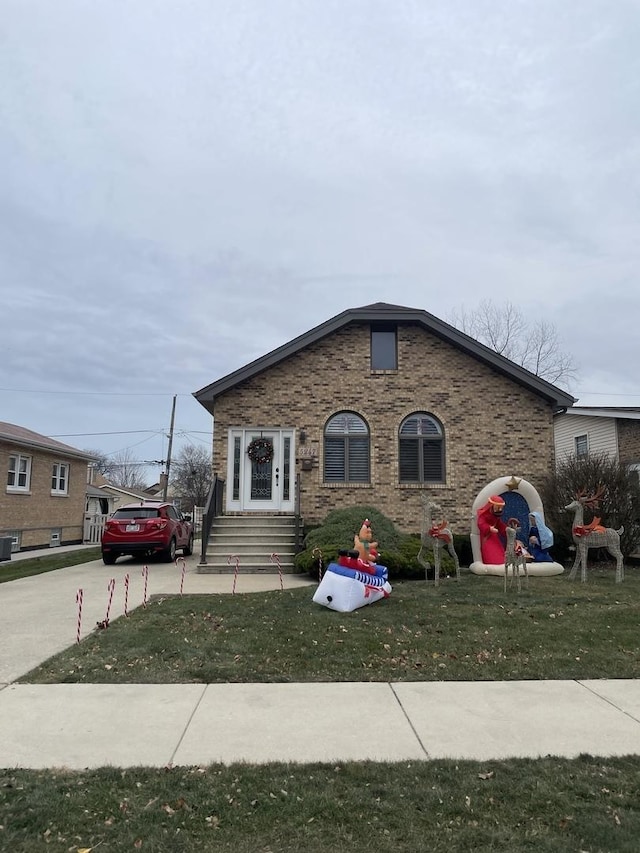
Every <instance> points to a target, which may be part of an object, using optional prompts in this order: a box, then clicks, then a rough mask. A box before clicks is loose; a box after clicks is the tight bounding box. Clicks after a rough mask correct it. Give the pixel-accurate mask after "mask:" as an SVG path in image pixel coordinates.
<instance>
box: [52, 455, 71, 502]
mask: <svg viewBox="0 0 640 853" xmlns="http://www.w3.org/2000/svg"><path fill="white" fill-rule="evenodd" d="M70 470H71V466H70V465H69V463H68V462H54V463H53V465H52V466H51V494H52V495H59V496H65V497H66V496H67V495H68V494H69V472H70ZM63 471H64V473H63ZM61 483H62V484H63V485H62V487H61V486H60V484H61Z"/></svg>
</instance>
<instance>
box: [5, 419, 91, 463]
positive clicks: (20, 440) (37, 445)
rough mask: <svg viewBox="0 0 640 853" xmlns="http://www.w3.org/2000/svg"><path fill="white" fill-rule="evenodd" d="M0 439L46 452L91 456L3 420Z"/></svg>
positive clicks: (87, 458) (82, 457)
mask: <svg viewBox="0 0 640 853" xmlns="http://www.w3.org/2000/svg"><path fill="white" fill-rule="evenodd" d="M0 441H7V442H10V443H11V444H16V445H18V446H19V447H28V448H29V449H30V450H43V451H46V452H47V453H57V454H59V455H60V456H71V457H73V458H76V459H85V460H87V461H89V460H90V459H92V458H93V457H92V455H91V454H90V453H86V452H85V451H84V450H78V449H77V448H76V447H70V446H69V445H68V444H63V443H62V442H61V441H56V440H55V439H54V438H48V437H47V436H46V435H40V433H38V432H33V430H30V429H27V428H26V427H21V426H17V425H16V424H8V423H5V422H4V421H0Z"/></svg>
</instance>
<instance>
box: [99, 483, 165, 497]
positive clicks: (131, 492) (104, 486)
mask: <svg viewBox="0 0 640 853" xmlns="http://www.w3.org/2000/svg"><path fill="white" fill-rule="evenodd" d="M98 489H100V491H101V492H102V493H103V494H104V492H105V491H107V492H109V491H111V492H116V493H117V494H119V495H123V496H124V497H127V498H132V499H135V500H138V501H148V500H152V499H151V498H150V497H149V495H148V494H146V493H145V492H143V491H142V489H130V488H128V487H126V488H125V487H124V486H114V485H113V484H112V483H101V484H100V485H99V486H98Z"/></svg>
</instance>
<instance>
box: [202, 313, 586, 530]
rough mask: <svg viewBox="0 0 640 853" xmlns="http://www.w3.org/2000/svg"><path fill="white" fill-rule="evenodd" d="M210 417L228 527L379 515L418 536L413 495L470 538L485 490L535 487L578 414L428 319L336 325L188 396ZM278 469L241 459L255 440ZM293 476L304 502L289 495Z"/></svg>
mask: <svg viewBox="0 0 640 853" xmlns="http://www.w3.org/2000/svg"><path fill="white" fill-rule="evenodd" d="M194 396H195V398H196V399H197V400H198V401H199V402H200V403H201V404H202V405H203V406H204V407H205V408H206V409H207V410H208V411H209V412H210V413H211V414H212V415H213V416H214V421H215V431H214V440H213V466H214V471H215V472H216V473H217V474H218V476H220V477H222V478H224V479H225V480H226V489H225V490H226V495H225V499H224V511H225V512H226V513H242V514H248V513H253V512H257V513H263V514H264V513H294V512H295V510H296V508H297V505H296V497H298V498H299V510H300V514H301V515H302V517H303V518H304V520H305V522H307V523H309V522H311V523H313V522H319V521H320V520H322V518H324V516H325V515H326V514H327V513H328V512H329V511H330V510H332V509H334V508H337V507H345V506H350V505H354V504H366V505H369V506H375V507H377V508H378V509H379V510H381V511H382V512H384V513H385V514H386V515H388V516H389V517H391V518H392V519H393V520H394V521H395V522H396V523H397V525H398V526H399V527H400V528H401V529H404V530H408V531H411V530H413V531H417V530H419V529H420V519H421V513H422V510H421V506H422V504H421V495H422V493H423V492H424V490H425V489H426V490H428V491H429V493H431V494H433V495H436V496H437V498H438V500H439V503H440V504H441V506H442V508H443V510H444V513H445V515H446V517H447V518H448V519H449V520H450V521H451V522H452V523H453V524H454V525H457V526H458V527H459V529H460V530H461V531H465V532H466V531H467V530H468V529H469V523H470V515H471V506H472V503H473V500H474V498H475V497H476V495H477V494H478V492H479V491H480V490H481V489H482V488H483V486H485V485H486V484H487V483H489V482H491V481H493V480H494V479H495V478H497V477H500V476H502V475H507V476H509V475H511V474H517V476H518V477H524V478H526V479H527V480H528V481H530V482H531V483H533V484H534V485H535V484H538V485H539V484H540V482H541V480H542V477H543V476H544V475H546V474H547V473H548V471H549V470H550V468H551V467H552V466H553V464H554V445H553V416H554V413H555V412H557V411H558V410H560V409H564V408H566V407H569V406H571V405H572V404H573V403H574V402H575V401H574V398H573V397H571V396H570V395H569V394H567V393H566V392H564V391H562V390H561V389H559V388H557V387H556V386H554V385H551V384H549V383H548V382H545V381H544V380H542V379H540V378H539V377H537V376H535V375H534V374H532V373H530V372H529V371H527V370H525V369H523V368H521V367H519V366H518V365H516V364H514V363H513V362H511V361H508V360H507V359H505V358H503V357H502V356H499V355H497V354H496V353H495V352H494V351H493V350H491V349H489V348H487V347H485V346H484V345H482V344H480V343H478V342H477V341H475V340H473V339H472V338H470V337H468V336H467V335H465V334H464V333H462V332H460V331H458V330H457V329H455V328H453V327H452V326H450V325H448V324H447V323H445V322H443V321H442V320H439V319H438V318H437V317H435V316H433V315H432V314H429V313H427V312H426V311H421V310H416V309H412V308H404V307H401V306H395V305H387V304H384V303H377V304H375V305H369V306H365V307H363V308H354V309H349V310H347V311H344V312H343V313H341V314H339V315H337V316H336V317H333V318H332V319H330V320H328V321H326V322H325V323H322V324H321V325H319V326H316V327H315V328H313V329H311V330H310V331H309V332H306V333H305V334H303V335H301V336H300V337H298V338H296V339H295V340H293V341H291V342H289V343H287V344H285V345H284V346H281V347H279V348H278V349H276V350H274V351H273V352H270V353H268V354H267V355H265V356H263V357H262V358H259V359H257V360H256V361H253V362H251V363H250V364H248V365H246V366H245V367H242V368H240V369H239V370H236V371H235V372H233V373H231V374H229V375H228V376H225V377H223V378H222V379H219V380H218V381H216V382H213V383H212V384H211V385H208V386H206V387H205V388H202V389H201V390H199V391H197V392H195V394H194ZM260 437H263V438H266V439H268V440H269V441H271V442H272V443H273V459H272V460H271V461H268V462H265V463H262V464H259V463H256V462H255V461H252V460H251V459H250V458H249V455H248V452H247V451H248V447H249V445H250V443H251V442H252V441H254V440H255V439H256V438H260ZM297 475H299V494H298V495H296V481H297Z"/></svg>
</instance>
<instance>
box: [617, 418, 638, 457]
mask: <svg viewBox="0 0 640 853" xmlns="http://www.w3.org/2000/svg"><path fill="white" fill-rule="evenodd" d="M616 424H617V427H618V455H619V457H620V461H621V462H622V463H623V464H624V465H631V464H633V463H638V462H640V421H634V420H626V419H622V418H617V419H616Z"/></svg>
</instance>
